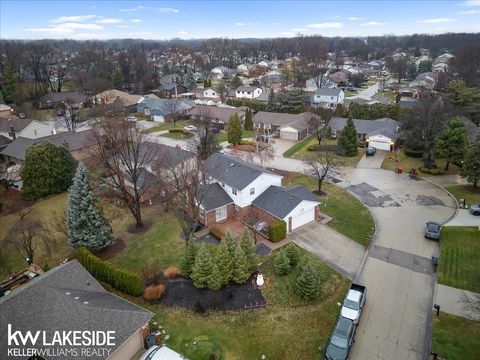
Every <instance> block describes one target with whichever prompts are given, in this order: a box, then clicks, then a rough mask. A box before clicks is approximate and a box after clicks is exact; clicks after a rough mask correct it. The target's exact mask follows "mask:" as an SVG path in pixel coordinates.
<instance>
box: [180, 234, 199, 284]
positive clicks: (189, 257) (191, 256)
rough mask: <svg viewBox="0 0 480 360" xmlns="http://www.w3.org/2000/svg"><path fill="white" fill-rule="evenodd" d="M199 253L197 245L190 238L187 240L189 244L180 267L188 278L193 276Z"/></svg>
mask: <svg viewBox="0 0 480 360" xmlns="http://www.w3.org/2000/svg"><path fill="white" fill-rule="evenodd" d="M196 255H197V247H196V246H195V244H194V243H193V242H192V241H191V240H190V241H187V246H186V247H185V251H184V252H183V256H182V260H181V263H180V268H181V269H182V275H183V276H185V277H186V278H190V277H191V276H192V269H193V265H195V257H196Z"/></svg>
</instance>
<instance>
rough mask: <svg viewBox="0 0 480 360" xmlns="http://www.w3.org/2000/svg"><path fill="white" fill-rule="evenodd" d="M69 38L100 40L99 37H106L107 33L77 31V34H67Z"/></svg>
mask: <svg viewBox="0 0 480 360" xmlns="http://www.w3.org/2000/svg"><path fill="white" fill-rule="evenodd" d="M69 37H70V38H71V39H75V40H93V39H96V40H101V39H106V38H107V35H105V34H99V33H79V34H73V35H72V36H69Z"/></svg>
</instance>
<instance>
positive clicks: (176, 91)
mask: <svg viewBox="0 0 480 360" xmlns="http://www.w3.org/2000/svg"><path fill="white" fill-rule="evenodd" d="M158 92H159V94H160V96H162V97H169V98H176V97H178V96H179V95H181V94H184V93H186V92H188V88H187V87H186V86H185V85H183V84H180V83H161V84H160V86H159V88H158Z"/></svg>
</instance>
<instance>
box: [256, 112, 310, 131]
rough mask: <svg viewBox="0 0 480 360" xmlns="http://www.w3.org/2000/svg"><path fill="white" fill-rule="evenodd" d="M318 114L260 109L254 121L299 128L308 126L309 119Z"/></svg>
mask: <svg viewBox="0 0 480 360" xmlns="http://www.w3.org/2000/svg"><path fill="white" fill-rule="evenodd" d="M312 117H319V116H318V115H315V114H312V113H309V112H305V113H302V114H287V113H274V112H266V111H259V112H257V113H256V114H255V115H254V116H253V122H254V123H256V124H258V123H260V124H270V125H275V126H282V127H283V126H291V127H293V128H295V129H297V130H300V131H302V130H304V129H307V128H308V126H309V125H308V120H310V119H311V118H312Z"/></svg>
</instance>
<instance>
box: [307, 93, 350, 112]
mask: <svg viewBox="0 0 480 360" xmlns="http://www.w3.org/2000/svg"><path fill="white" fill-rule="evenodd" d="M344 100H345V93H344V92H343V90H342V89H338V88H337V89H329V88H320V89H317V91H315V95H314V96H313V102H314V103H315V104H317V105H319V106H321V107H323V108H326V109H335V108H336V107H337V105H338V104H343V102H344Z"/></svg>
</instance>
